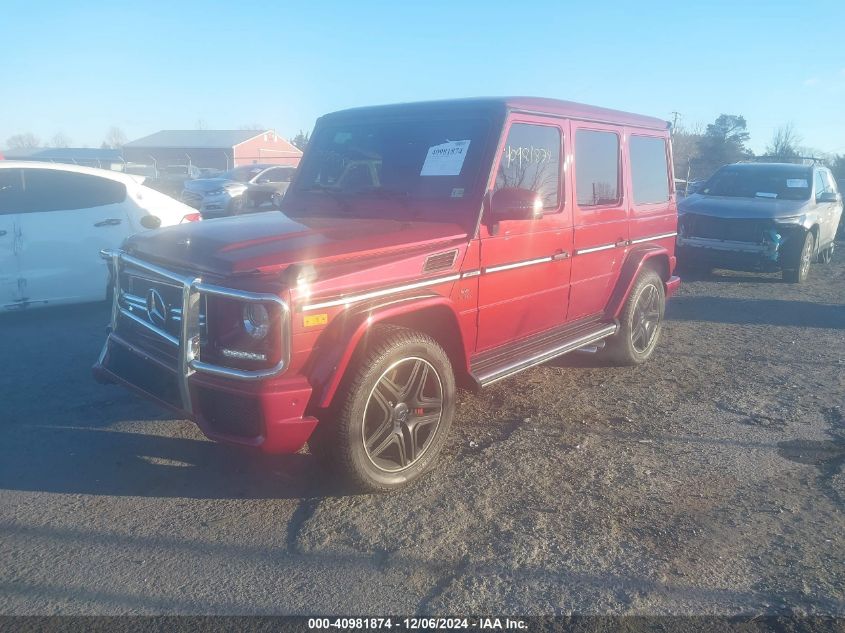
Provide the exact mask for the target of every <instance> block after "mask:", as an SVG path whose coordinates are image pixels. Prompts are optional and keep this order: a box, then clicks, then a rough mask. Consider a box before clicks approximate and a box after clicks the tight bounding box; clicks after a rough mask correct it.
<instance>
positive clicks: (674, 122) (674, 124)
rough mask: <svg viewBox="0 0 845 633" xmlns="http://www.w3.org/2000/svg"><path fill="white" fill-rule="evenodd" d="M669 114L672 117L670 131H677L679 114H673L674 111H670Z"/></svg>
mask: <svg viewBox="0 0 845 633" xmlns="http://www.w3.org/2000/svg"><path fill="white" fill-rule="evenodd" d="M669 114H671V115H672V130H673V131H674V130H677V129H678V119H680V118H681V113H680V112H675V111H674V110H672V111H671V112H670V113H669Z"/></svg>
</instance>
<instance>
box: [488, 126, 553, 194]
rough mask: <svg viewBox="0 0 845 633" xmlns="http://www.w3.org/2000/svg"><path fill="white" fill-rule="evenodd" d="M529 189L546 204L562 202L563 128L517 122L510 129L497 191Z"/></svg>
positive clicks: (498, 176)
mask: <svg viewBox="0 0 845 633" xmlns="http://www.w3.org/2000/svg"><path fill="white" fill-rule="evenodd" d="M505 188H519V189H530V190H531V191H536V192H537V193H538V194H540V196H541V197H542V198H543V207H545V208H546V209H555V208H557V207H558V205H559V203H560V196H561V190H560V189H561V187H560V130H559V129H558V128H556V127H550V126H546V125H532V124H528V123H514V124H513V125H512V126H511V129H510V131H509V132H508V140H507V142H506V143H505V148H504V151H503V152H502V159H501V161H500V162H499V171H498V173H497V174H496V184H495V187H494V188H493V190H494V191H498V190H499V189H505Z"/></svg>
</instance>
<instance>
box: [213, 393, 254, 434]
mask: <svg viewBox="0 0 845 633" xmlns="http://www.w3.org/2000/svg"><path fill="white" fill-rule="evenodd" d="M197 401H198V404H199V410H200V413H201V415H202V417H203V419H205V421H206V422H207V423H208V425H209V427H211V429H212V430H214V431H215V432H217V433H221V434H223V435H234V436H236V437H250V438H251V437H258V436H259V435H261V434H262V427H263V421H262V417H261V408H260V407H259V406H258V398H257V397H254V396H252V397H251V396H238V395H234V394H231V393H228V392H225V391H213V390H211V389H205V388H199V389H197Z"/></svg>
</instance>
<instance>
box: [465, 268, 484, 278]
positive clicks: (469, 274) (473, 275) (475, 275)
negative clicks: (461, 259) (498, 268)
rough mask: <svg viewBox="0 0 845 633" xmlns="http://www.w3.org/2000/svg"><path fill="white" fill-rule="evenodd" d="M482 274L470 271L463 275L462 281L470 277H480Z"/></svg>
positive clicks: (478, 271) (477, 271) (479, 271)
mask: <svg viewBox="0 0 845 633" xmlns="http://www.w3.org/2000/svg"><path fill="white" fill-rule="evenodd" d="M480 274H481V270H479V269H475V270H468V271H466V272H464V273H461V279H469V278H470V277H478V276H479V275H480Z"/></svg>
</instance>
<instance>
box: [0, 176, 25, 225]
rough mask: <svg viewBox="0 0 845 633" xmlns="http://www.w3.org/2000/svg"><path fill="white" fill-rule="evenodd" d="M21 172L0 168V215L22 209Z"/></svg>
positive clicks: (18, 211) (19, 211) (17, 211)
mask: <svg viewBox="0 0 845 633" xmlns="http://www.w3.org/2000/svg"><path fill="white" fill-rule="evenodd" d="M23 202H24V200H23V172H22V171H21V170H20V169H0V215H6V214H10V213H21V212H22V211H23Z"/></svg>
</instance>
